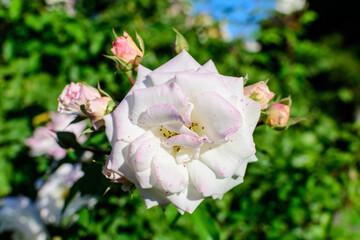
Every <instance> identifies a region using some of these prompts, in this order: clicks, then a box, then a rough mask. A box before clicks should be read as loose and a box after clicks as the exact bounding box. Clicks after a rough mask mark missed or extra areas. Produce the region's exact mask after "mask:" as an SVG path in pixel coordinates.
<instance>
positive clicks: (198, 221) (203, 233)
mask: <svg viewBox="0 0 360 240" xmlns="http://www.w3.org/2000/svg"><path fill="white" fill-rule="evenodd" d="M191 217H192V219H193V224H194V230H195V231H196V232H197V233H198V235H199V236H200V239H202V240H207V239H219V231H218V227H217V225H216V223H215V221H214V219H213V218H212V217H211V216H210V215H209V213H208V211H207V209H206V208H205V207H204V206H199V207H198V208H197V209H196V210H195V212H194V213H192V214H191Z"/></svg>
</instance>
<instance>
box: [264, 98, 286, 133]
mask: <svg viewBox="0 0 360 240" xmlns="http://www.w3.org/2000/svg"><path fill="white" fill-rule="evenodd" d="M289 117H290V107H289V106H288V105H285V104H281V103H274V104H272V105H271V106H270V107H269V109H268V116H267V119H266V125H269V126H271V127H274V128H282V127H285V126H286V124H287V122H288V120H289Z"/></svg>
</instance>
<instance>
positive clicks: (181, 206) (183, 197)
mask: <svg viewBox="0 0 360 240" xmlns="http://www.w3.org/2000/svg"><path fill="white" fill-rule="evenodd" d="M167 198H168V199H169V200H170V201H171V203H172V204H174V206H175V207H176V208H177V209H178V211H179V212H180V213H181V214H183V212H188V213H193V212H194V210H195V209H196V208H197V207H198V206H199V204H200V203H201V202H202V201H203V199H204V197H203V196H202V194H201V193H199V192H198V191H197V190H196V189H195V187H194V186H192V185H189V186H188V187H187V188H186V189H185V191H183V192H181V193H179V194H172V195H169V196H168V197H167Z"/></svg>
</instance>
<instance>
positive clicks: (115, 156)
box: [103, 141, 136, 183]
mask: <svg viewBox="0 0 360 240" xmlns="http://www.w3.org/2000/svg"><path fill="white" fill-rule="evenodd" d="M128 146H129V144H128V143H126V142H123V141H116V142H114V144H113V150H112V151H111V154H110V156H109V159H108V160H107V161H106V163H105V166H104V169H103V173H104V175H105V176H106V177H107V178H109V179H111V180H112V181H118V180H120V179H121V178H123V177H125V178H127V179H128V180H129V181H131V182H133V183H136V178H135V175H134V173H133V171H132V170H131V169H130V168H129V167H128V165H127V164H126V163H125V159H124V156H127V151H128Z"/></svg>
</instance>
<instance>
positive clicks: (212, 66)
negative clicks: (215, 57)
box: [202, 60, 219, 73]
mask: <svg viewBox="0 0 360 240" xmlns="http://www.w3.org/2000/svg"><path fill="white" fill-rule="evenodd" d="M202 68H204V69H206V70H208V71H209V72H212V73H219V72H218V70H217V69H216V67H215V64H214V62H213V61H212V60H209V61H207V62H206V63H205V64H204V65H202Z"/></svg>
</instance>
